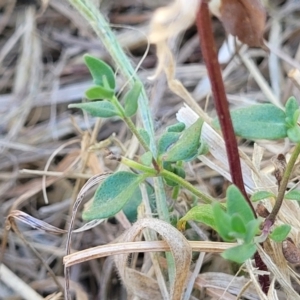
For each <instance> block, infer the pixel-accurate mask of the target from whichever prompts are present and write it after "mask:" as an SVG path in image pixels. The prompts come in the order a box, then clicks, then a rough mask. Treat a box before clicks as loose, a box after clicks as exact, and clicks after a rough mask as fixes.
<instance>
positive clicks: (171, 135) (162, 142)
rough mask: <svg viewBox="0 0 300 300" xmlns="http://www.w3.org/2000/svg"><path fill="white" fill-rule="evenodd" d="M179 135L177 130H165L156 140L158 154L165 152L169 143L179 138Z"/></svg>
mask: <svg viewBox="0 0 300 300" xmlns="http://www.w3.org/2000/svg"><path fill="white" fill-rule="evenodd" d="M180 135H181V134H180V133H179V132H165V133H164V134H163V135H162V136H161V137H160V139H159V140H158V146H157V151H158V155H161V154H163V153H165V152H166V151H167V150H168V148H169V147H171V145H173V144H174V143H176V142H177V141H178V140H179V138H180Z"/></svg>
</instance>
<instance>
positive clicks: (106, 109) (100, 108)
mask: <svg viewBox="0 0 300 300" xmlns="http://www.w3.org/2000/svg"><path fill="white" fill-rule="evenodd" d="M68 107H69V108H74V107H75V108H81V109H83V110H85V111H86V112H88V113H89V114H90V115H92V116H93V117H99V118H110V117H115V116H119V112H118V111H117V110H116V108H115V107H114V105H113V104H112V103H110V102H108V101H107V100H103V101H97V102H87V103H78V104H69V106H68Z"/></svg>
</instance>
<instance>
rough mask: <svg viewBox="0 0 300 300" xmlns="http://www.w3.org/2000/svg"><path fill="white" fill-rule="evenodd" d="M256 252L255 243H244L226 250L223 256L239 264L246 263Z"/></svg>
mask: <svg viewBox="0 0 300 300" xmlns="http://www.w3.org/2000/svg"><path fill="white" fill-rule="evenodd" d="M255 252H256V245H255V244H243V245H238V246H235V247H232V248H229V249H227V250H225V251H224V252H223V253H222V257H224V258H225V259H228V260H231V261H234V262H236V263H238V264H242V263H244V262H245V261H246V260H247V259H249V258H251V257H252V256H253V255H254V253H255Z"/></svg>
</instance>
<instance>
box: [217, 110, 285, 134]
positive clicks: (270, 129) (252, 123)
mask: <svg viewBox="0 0 300 300" xmlns="http://www.w3.org/2000/svg"><path fill="white" fill-rule="evenodd" d="M230 115H231V118H232V123H233V127H234V132H235V134H236V135H237V136H240V137H243V138H246V139H252V140H256V139H267V140H278V139H281V138H285V137H287V127H286V121H285V118H286V116H285V113H284V111H283V110H281V109H280V108H278V107H276V106H275V105H273V104H260V105H253V106H250V107H246V108H240V109H236V110H233V111H231V113H230ZM216 125H217V126H218V127H219V126H220V125H218V123H216Z"/></svg>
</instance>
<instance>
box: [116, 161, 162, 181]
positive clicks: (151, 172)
mask: <svg viewBox="0 0 300 300" xmlns="http://www.w3.org/2000/svg"><path fill="white" fill-rule="evenodd" d="M120 162H121V163H122V164H124V165H126V166H127V167H129V168H132V169H135V170H139V171H141V172H145V173H147V174H148V177H153V176H157V171H156V170H155V169H153V168H151V167H147V166H145V165H142V164H140V163H138V162H136V161H134V160H131V159H128V158H126V157H122V158H121V160H120Z"/></svg>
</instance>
